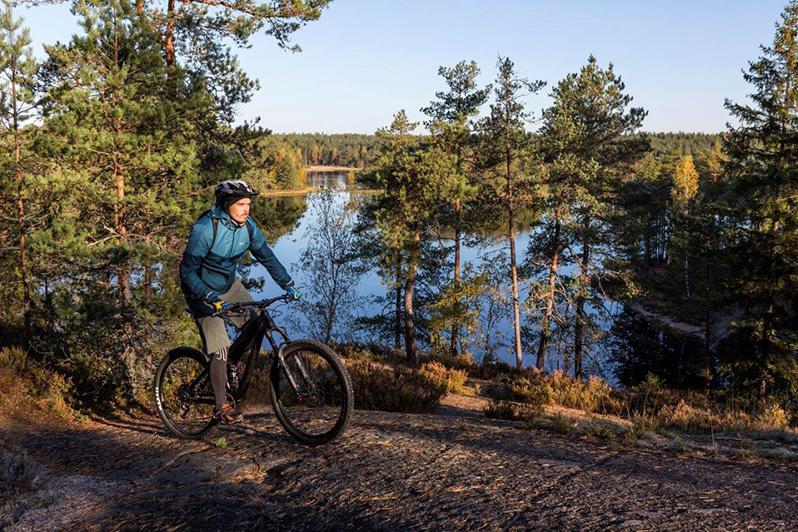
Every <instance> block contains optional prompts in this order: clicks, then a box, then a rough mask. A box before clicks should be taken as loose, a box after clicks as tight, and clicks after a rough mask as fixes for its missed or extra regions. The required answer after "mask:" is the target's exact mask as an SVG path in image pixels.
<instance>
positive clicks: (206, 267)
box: [180, 205, 294, 317]
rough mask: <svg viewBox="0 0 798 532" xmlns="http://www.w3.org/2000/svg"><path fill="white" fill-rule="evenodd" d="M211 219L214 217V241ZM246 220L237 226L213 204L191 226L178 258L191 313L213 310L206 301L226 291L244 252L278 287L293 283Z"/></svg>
mask: <svg viewBox="0 0 798 532" xmlns="http://www.w3.org/2000/svg"><path fill="white" fill-rule="evenodd" d="M212 218H215V219H216V239H215V240H214V237H213V220H212ZM246 223H247V224H248V225H249V227H246V226H244V225H238V224H237V223H236V222H235V221H234V220H233V219H232V218H230V215H229V214H228V213H227V211H225V210H224V209H222V208H221V207H220V206H218V205H216V206H214V208H213V209H211V210H210V211H209V212H208V213H207V214H205V215H204V216H201V217H200V218H199V220H197V221H196V222H195V223H194V225H193V226H192V227H191V235H190V236H189V238H188V244H187V245H186V250H185V251H184V252H183V259H182V260H181V261H180V287H181V288H182V290H183V294H184V295H185V296H186V301H187V302H188V304H189V307H191V310H192V312H193V313H194V315H195V316H197V317H202V316H209V315H211V314H212V313H213V310H212V308H211V306H210V305H208V302H210V301H214V300H216V299H217V298H218V297H219V296H220V295H221V294H224V293H225V292H227V291H228V290H230V287H231V286H232V285H233V281H235V278H236V265H237V264H238V261H239V260H240V259H241V257H242V256H243V255H244V253H246V252H247V251H250V252H251V253H252V255H253V256H254V257H255V259H256V260H257V261H258V262H260V263H261V264H263V266H265V267H266V270H267V271H268V272H269V275H271V276H272V279H274V281H275V282H276V283H277V284H278V285H280V288H282V289H283V290H287V289H288V288H290V287H291V286H293V284H294V283H293V281H292V280H291V276H290V275H288V272H287V271H286V270H285V268H284V267H283V265H282V264H280V261H279V260H277V257H275V256H274V252H273V251H272V250H271V248H270V247H269V244H267V243H266V239H265V238H264V236H263V233H261V231H260V229H258V227H257V226H256V225H255V222H254V221H253V220H252V218H251V217H250V218H247V222H246ZM250 233H251V234H252V238H251V239H250Z"/></svg>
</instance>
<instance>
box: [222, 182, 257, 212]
mask: <svg viewBox="0 0 798 532" xmlns="http://www.w3.org/2000/svg"><path fill="white" fill-rule="evenodd" d="M214 194H216V203H217V204H218V205H221V206H222V207H223V208H225V209H226V208H228V207H229V206H230V205H232V204H233V203H235V202H236V201H238V200H240V199H241V198H252V197H254V196H257V195H258V193H257V192H256V191H255V189H254V188H252V187H251V186H249V183H247V182H246V181H243V180H241V179H228V180H227V181H222V182H221V183H219V184H218V185H216V189H215V190H214Z"/></svg>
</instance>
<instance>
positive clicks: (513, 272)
mask: <svg viewBox="0 0 798 532" xmlns="http://www.w3.org/2000/svg"><path fill="white" fill-rule="evenodd" d="M505 161H506V172H507V173H506V177H507V215H508V223H507V239H508V240H509V242H510V276H511V277H512V282H513V332H514V338H515V363H516V365H517V366H518V367H519V368H520V367H521V366H523V364H524V358H523V352H522V351H521V308H520V304H519V302H518V268H517V267H516V265H515V263H516V256H515V219H514V213H513V179H512V175H511V173H510V164H511V158H510V154H509V153H507V154H506V159H505Z"/></svg>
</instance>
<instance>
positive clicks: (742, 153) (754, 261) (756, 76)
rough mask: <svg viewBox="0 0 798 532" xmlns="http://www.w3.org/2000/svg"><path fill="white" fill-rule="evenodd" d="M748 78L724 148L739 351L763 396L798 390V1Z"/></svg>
mask: <svg viewBox="0 0 798 532" xmlns="http://www.w3.org/2000/svg"><path fill="white" fill-rule="evenodd" d="M761 50H762V55H761V56H760V57H759V58H758V59H757V60H756V61H753V62H750V63H749V66H748V70H747V72H745V73H744V75H743V77H744V79H745V81H747V82H748V83H749V84H751V86H752V90H753V93H752V94H751V100H752V103H751V104H750V105H748V104H742V103H733V102H731V101H728V100H727V101H726V108H727V109H728V111H729V112H730V113H731V115H732V116H734V117H735V118H736V119H737V120H738V122H739V126H737V127H729V132H728V137H727V141H726V143H725V146H724V147H725V151H726V152H727V153H728V157H729V162H728V165H727V169H728V172H729V177H730V179H731V180H732V184H733V187H734V192H735V197H734V200H733V203H732V205H731V206H732V208H733V209H734V210H735V214H736V220H737V224H736V235H735V237H736V241H737V246H736V249H735V252H736V255H737V257H738V259H737V261H736V264H735V265H734V268H735V271H737V272H738V275H739V279H740V283H739V285H738V287H737V289H738V293H739V301H740V303H741V304H742V305H743V306H744V311H745V319H744V320H741V321H740V322H739V323H738V327H737V330H738V333H739V334H738V336H737V338H738V339H742V340H738V342H737V344H736V346H735V348H734V351H736V352H737V353H739V354H741V355H743V356H742V357H739V359H738V364H739V366H740V367H741V368H744V367H748V368H750V369H749V373H748V378H749V382H748V384H749V385H750V386H752V387H754V389H755V391H756V392H757V393H758V394H759V396H760V397H764V396H766V395H769V394H771V393H785V394H787V396H789V397H794V396H795V394H796V392H798V360H796V354H798V311H796V309H798V300H797V298H796V295H797V294H798V289H796V279H798V263H796V261H795V257H798V203H797V202H796V198H798V2H796V1H795V0H793V1H791V2H789V3H788V4H787V6H786V7H785V8H784V11H783V13H782V15H781V21H780V22H779V23H778V24H777V25H776V34H775V37H774V39H773V44H772V45H771V46H762V47H761Z"/></svg>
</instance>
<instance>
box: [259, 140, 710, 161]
mask: <svg viewBox="0 0 798 532" xmlns="http://www.w3.org/2000/svg"><path fill="white" fill-rule="evenodd" d="M645 136H646V138H648V139H649V142H650V144H651V151H652V153H653V154H654V155H655V157H657V158H658V159H659V158H667V157H673V156H674V155H693V156H694V157H699V156H700V155H701V154H708V153H709V152H711V151H712V150H713V149H714V146H715V144H717V142H718V141H719V140H720V138H721V135H719V134H711V133H646V134H645ZM274 137H276V138H278V139H280V140H283V141H285V142H287V143H288V144H289V145H291V146H293V147H295V148H297V149H299V151H300V152H301V157H302V161H303V163H304V164H305V166H318V165H324V166H348V167H350V168H361V169H364V168H368V167H370V166H371V165H372V164H373V163H374V162H375V161H376V159H377V157H378V156H379V153H378V150H377V146H378V141H379V139H378V136H377V135H362V134H352V133H346V134H329V135H328V134H323V133H301V134H298V133H292V134H288V135H286V134H279V135H274Z"/></svg>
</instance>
